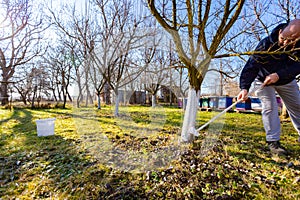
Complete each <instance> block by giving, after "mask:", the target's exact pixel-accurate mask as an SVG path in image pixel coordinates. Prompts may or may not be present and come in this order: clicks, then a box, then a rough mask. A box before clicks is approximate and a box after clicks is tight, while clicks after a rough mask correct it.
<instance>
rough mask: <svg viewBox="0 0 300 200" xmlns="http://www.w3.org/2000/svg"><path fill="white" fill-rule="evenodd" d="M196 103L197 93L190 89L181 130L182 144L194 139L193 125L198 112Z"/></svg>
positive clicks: (194, 129) (195, 132)
mask: <svg viewBox="0 0 300 200" xmlns="http://www.w3.org/2000/svg"><path fill="white" fill-rule="evenodd" d="M198 101H199V92H198V94H197V93H196V90H195V89H194V88H192V87H190V88H189V93H188V100H187V105H186V110H185V113H184V119H183V125H182V130H181V140H182V142H191V141H192V140H193V139H194V136H195V135H197V131H196V128H195V124H196V116H197V111H198Z"/></svg>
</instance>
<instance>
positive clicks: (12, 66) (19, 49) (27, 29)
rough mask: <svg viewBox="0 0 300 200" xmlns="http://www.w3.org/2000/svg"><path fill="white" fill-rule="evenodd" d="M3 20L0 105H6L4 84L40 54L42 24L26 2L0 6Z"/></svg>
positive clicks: (6, 95) (0, 55) (5, 85)
mask: <svg viewBox="0 0 300 200" xmlns="http://www.w3.org/2000/svg"><path fill="white" fill-rule="evenodd" d="M2 9H4V12H5V13H6V17H5V19H4V21H3V22H2V24H3V26H2V27H1V29H2V30H3V31H1V35H0V37H1V38H0V70H1V78H2V80H1V89H0V93H1V97H2V101H1V103H2V105H4V104H7V103H8V83H9V81H10V79H11V78H12V77H13V76H14V74H15V71H16V70H17V68H18V67H20V66H22V65H23V64H25V63H28V62H30V61H31V60H32V59H33V58H35V57H37V56H38V55H39V54H40V53H41V45H40V44H41V43H39V41H40V40H41V33H42V32H43V30H44V29H43V28H42V26H41V23H42V21H37V20H36V16H33V14H32V10H31V9H32V7H31V5H30V1H29V0H26V1H15V2H13V1H8V0H5V1H3V3H2Z"/></svg>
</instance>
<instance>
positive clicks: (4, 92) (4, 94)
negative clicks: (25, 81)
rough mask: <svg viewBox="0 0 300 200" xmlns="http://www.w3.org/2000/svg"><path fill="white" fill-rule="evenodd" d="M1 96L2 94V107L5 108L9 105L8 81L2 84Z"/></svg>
mask: <svg viewBox="0 0 300 200" xmlns="http://www.w3.org/2000/svg"><path fill="white" fill-rule="evenodd" d="M0 91H1V94H0V97H1V105H2V106H5V105H7V104H8V97H9V95H8V86H7V83H6V81H3V82H2V83H1V90H0Z"/></svg>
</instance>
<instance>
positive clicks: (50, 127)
mask: <svg viewBox="0 0 300 200" xmlns="http://www.w3.org/2000/svg"><path fill="white" fill-rule="evenodd" d="M54 121H55V118H47V119H38V120H36V121H35V122H36V128H37V135H38V136H49V135H54Z"/></svg>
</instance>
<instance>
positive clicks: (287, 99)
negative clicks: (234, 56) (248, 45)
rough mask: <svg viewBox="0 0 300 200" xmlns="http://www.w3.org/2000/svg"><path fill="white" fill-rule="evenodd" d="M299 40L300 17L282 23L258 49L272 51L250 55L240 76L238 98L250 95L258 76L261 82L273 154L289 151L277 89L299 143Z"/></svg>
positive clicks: (261, 95)
mask: <svg viewBox="0 0 300 200" xmlns="http://www.w3.org/2000/svg"><path fill="white" fill-rule="evenodd" d="M299 39H300V19H295V20H292V21H291V22H290V23H288V24H286V23H283V24H279V25H278V26H277V27H276V28H275V29H274V30H273V31H272V33H271V34H270V36H268V37H266V38H264V39H263V40H262V41H260V42H259V44H258V46H257V47H256V50H255V51H264V52H270V53H269V54H268V53H266V54H255V55H253V56H251V57H250V58H249V60H248V62H247V63H246V65H245V66H244V68H243V70H242V73H241V76H240V89H241V91H240V93H239V94H238V97H237V98H238V100H246V99H247V98H248V96H247V95H248V91H249V88H250V86H251V83H252V82H253V81H254V80H255V79H256V80H257V81H258V82H259V83H261V85H262V87H260V88H259V89H258V90H257V91H256V92H257V95H258V97H259V98H260V100H261V102H262V120H263V124H264V129H265V131H266V141H267V144H268V146H269V149H270V151H271V153H273V154H278V155H285V154H287V151H286V150H285V149H284V148H283V147H282V146H281V144H280V133H281V126H280V119H279V115H278V104H277V101H276V93H275V92H277V93H278V95H279V96H280V97H281V99H282V100H283V102H284V104H285V105H286V108H287V111H288V113H289V115H290V118H291V121H292V123H293V125H294V127H295V129H296V130H297V132H298V134H299V138H298V141H299V142H300V93H299V87H298V85H297V83H296V80H295V77H296V76H297V75H298V74H300V61H299V60H298V59H300V51H299V50H294V49H295V48H299V47H300V45H299V43H300V42H299ZM293 50H294V51H293Z"/></svg>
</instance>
